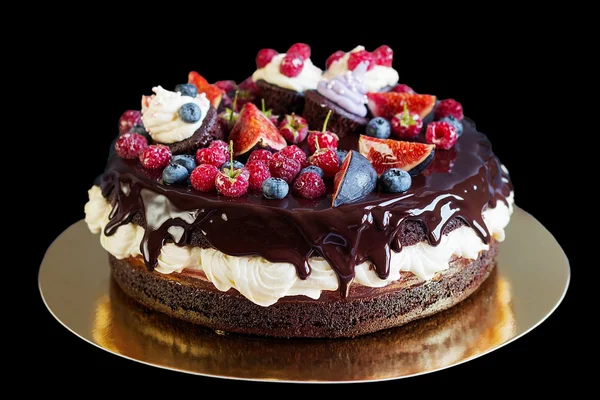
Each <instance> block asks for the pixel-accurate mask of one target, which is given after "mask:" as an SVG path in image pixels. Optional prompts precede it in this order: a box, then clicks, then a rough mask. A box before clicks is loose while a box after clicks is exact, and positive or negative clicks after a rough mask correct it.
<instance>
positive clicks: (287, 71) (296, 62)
mask: <svg viewBox="0 0 600 400" xmlns="http://www.w3.org/2000/svg"><path fill="white" fill-rule="evenodd" d="M303 68H304V59H303V58H302V57H301V56H299V55H298V54H295V53H290V54H286V56H285V57H283V59H282V60H281V64H279V72H281V73H282V74H283V75H285V76H287V77H288V78H295V77H297V76H298V75H300V72H302V69H303Z"/></svg>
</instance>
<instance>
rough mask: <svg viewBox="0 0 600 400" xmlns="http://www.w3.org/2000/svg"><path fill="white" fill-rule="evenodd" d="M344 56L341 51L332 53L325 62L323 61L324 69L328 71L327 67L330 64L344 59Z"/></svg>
mask: <svg viewBox="0 0 600 400" xmlns="http://www.w3.org/2000/svg"><path fill="white" fill-rule="evenodd" d="M345 55H346V53H344V52H343V51H341V50H338V51H336V52H335V53H333V54H332V55H330V56H329V58H328V59H327V61H325V68H327V69H329V66H330V65H331V64H333V63H334V62H335V61H337V60H339V59H340V58H342V57H344V56H345Z"/></svg>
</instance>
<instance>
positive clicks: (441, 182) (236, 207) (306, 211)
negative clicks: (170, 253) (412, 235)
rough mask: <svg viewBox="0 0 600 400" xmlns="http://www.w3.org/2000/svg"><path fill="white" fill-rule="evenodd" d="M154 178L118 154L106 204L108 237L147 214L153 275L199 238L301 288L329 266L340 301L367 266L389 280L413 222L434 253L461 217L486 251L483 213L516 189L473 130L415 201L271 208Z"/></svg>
mask: <svg viewBox="0 0 600 400" xmlns="http://www.w3.org/2000/svg"><path fill="white" fill-rule="evenodd" d="M356 139H357V138H345V139H344V143H342V145H343V146H344V147H345V148H356ZM157 179H158V177H157V176H153V173H151V172H148V171H145V170H143V169H142V168H141V167H140V165H139V163H138V162H137V161H128V160H123V159H121V158H119V157H117V156H115V155H114V154H113V155H112V156H111V158H110V160H109V163H108V166H107V170H106V172H105V174H104V176H103V177H102V190H103V194H104V196H105V197H111V198H113V199H114V204H113V206H114V209H113V212H112V213H111V216H110V222H109V224H108V225H107V226H106V229H105V234H106V235H112V234H114V232H115V231H116V229H117V228H118V227H119V226H121V225H124V224H127V223H130V222H131V221H132V219H133V218H134V216H135V215H136V214H139V215H141V217H142V218H141V220H142V221H143V224H142V225H143V227H144V228H145V235H144V238H143V240H142V243H141V245H140V247H141V248H140V250H141V253H142V254H143V256H144V259H145V261H146V265H147V266H148V268H150V269H152V268H154V267H155V266H156V263H157V259H158V256H159V255H160V250H161V248H162V246H163V245H164V244H165V242H173V243H176V244H177V245H180V246H183V245H192V244H193V243H192V242H193V240H192V238H193V237H195V236H196V237H197V236H200V237H202V239H203V240H202V243H208V244H209V245H210V246H212V247H214V248H215V249H218V250H219V251H221V252H223V253H225V254H229V255H232V256H246V255H259V256H262V257H264V258H265V259H267V260H269V261H271V262H288V263H291V264H293V265H294V266H295V267H296V270H297V273H298V276H299V277H300V278H301V279H306V278H307V277H308V276H309V275H310V258H311V257H316V256H320V257H323V258H325V259H326V260H327V261H328V262H329V264H330V265H331V267H332V268H333V270H334V271H335V272H336V274H337V275H338V278H339V282H340V292H341V295H342V296H345V295H346V294H347V291H348V285H349V284H350V282H351V281H352V280H353V279H354V268H355V266H356V265H358V264H360V263H363V262H365V261H368V262H370V263H371V265H372V268H373V269H374V270H375V272H376V273H377V275H378V276H379V277H380V278H382V279H385V278H387V276H388V275H389V272H390V265H389V264H390V257H391V251H394V252H399V251H401V250H402V241H401V238H400V236H401V231H402V227H403V225H404V224H405V223H406V222H407V221H418V222H419V223H421V224H422V225H423V227H424V229H425V232H426V237H427V240H428V241H429V243H430V244H431V245H433V246H436V245H438V244H439V243H440V240H441V238H442V234H443V232H444V229H445V228H446V226H447V225H448V224H449V223H450V221H452V220H455V219H456V218H460V219H461V220H462V221H464V223H465V224H467V225H468V226H470V227H472V228H473V229H474V230H475V231H476V232H477V234H478V235H479V237H480V238H481V239H482V240H483V241H484V242H485V243H489V241H490V234H489V232H488V230H487V228H486V225H485V223H484V221H483V217H482V212H483V210H484V209H485V208H486V207H488V206H491V207H494V206H495V205H496V202H497V200H499V199H500V200H502V201H504V202H506V197H507V196H508V195H509V194H510V192H511V190H512V184H511V182H510V179H509V177H508V174H506V173H505V172H504V171H503V170H502V168H501V164H500V162H499V160H498V159H497V158H496V157H495V156H494V154H493V153H492V149H491V144H490V142H489V141H488V140H487V138H486V136H485V135H483V134H481V133H479V132H477V131H476V130H475V128H474V126H473V125H471V124H469V123H468V122H466V121H465V131H464V134H463V136H462V137H461V138H460V139H459V141H458V143H457V144H456V146H455V148H454V149H452V150H450V151H443V150H439V151H437V152H436V155H435V158H434V161H433V163H432V165H430V166H429V167H428V168H427V169H426V170H425V171H424V173H422V174H421V175H419V176H416V177H414V178H413V184H412V187H411V188H410V189H409V191H408V192H406V193H403V194H388V193H378V192H374V193H371V194H370V195H369V196H367V197H366V198H365V199H363V200H361V201H360V202H358V203H354V204H347V205H343V206H340V207H337V208H331V190H330V191H329V194H328V195H327V197H324V198H322V199H319V200H314V201H308V200H303V199H299V198H295V197H293V196H288V197H286V198H285V199H283V200H267V199H265V198H263V197H262V196H261V195H260V194H250V195H248V196H247V197H246V198H240V199H229V198H225V197H222V196H218V195H217V194H203V193H199V192H196V191H194V190H193V189H190V188H187V187H183V186H166V185H162V184H159V183H158V182H157ZM138 220H139V218H138Z"/></svg>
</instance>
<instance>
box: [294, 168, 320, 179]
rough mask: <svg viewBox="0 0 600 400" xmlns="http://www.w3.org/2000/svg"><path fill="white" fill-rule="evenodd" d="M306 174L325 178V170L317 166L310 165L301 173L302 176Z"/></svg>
mask: <svg viewBox="0 0 600 400" xmlns="http://www.w3.org/2000/svg"><path fill="white" fill-rule="evenodd" d="M305 172H314V173H316V174H317V175H319V176H320V177H321V178H322V177H323V176H324V174H323V170H322V169H321V168H319V167H317V166H316V165H309V166H308V167H306V168H304V169H303V170H302V171H300V174H303V173H305Z"/></svg>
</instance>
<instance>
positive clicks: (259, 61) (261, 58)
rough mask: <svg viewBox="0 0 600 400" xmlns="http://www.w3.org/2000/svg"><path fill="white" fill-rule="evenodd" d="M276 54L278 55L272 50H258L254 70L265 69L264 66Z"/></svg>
mask: <svg viewBox="0 0 600 400" xmlns="http://www.w3.org/2000/svg"><path fill="white" fill-rule="evenodd" d="M277 54H279V53H277V51H276V50H273V49H262V50H260V51H259V52H258V54H257V55H256V68H259V69H260V68H264V67H266V65H267V64H268V63H270V62H271V60H272V59H273V57H275V56H276V55H277Z"/></svg>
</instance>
